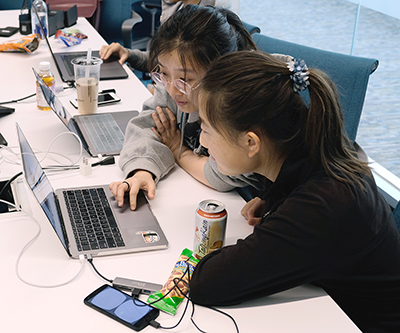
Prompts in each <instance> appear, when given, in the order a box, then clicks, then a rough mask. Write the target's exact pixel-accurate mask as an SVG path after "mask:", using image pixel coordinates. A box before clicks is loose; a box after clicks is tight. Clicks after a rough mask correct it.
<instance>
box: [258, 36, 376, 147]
mask: <svg viewBox="0 0 400 333" xmlns="http://www.w3.org/2000/svg"><path fill="white" fill-rule="evenodd" d="M252 37H253V40H254V42H255V43H256V45H257V47H258V48H259V49H260V50H262V51H265V52H268V53H281V54H288V55H291V56H293V57H294V58H301V59H304V60H305V62H306V64H307V66H308V67H309V68H311V67H313V68H318V69H320V70H322V71H323V72H325V73H327V74H328V75H329V77H330V78H331V80H332V81H333V82H334V83H335V84H336V86H337V88H338V91H339V95H340V101H341V104H342V109H343V114H344V119H345V125H346V130H347V135H348V137H349V139H350V140H351V141H353V142H354V141H355V139H356V135H357V129H358V125H359V122H360V117H361V112H362V107H363V104H364V99H365V93H366V91H367V85H368V80H369V76H370V75H371V74H372V73H373V72H374V71H375V70H376V69H377V67H378V64H379V62H378V60H376V59H369V58H362V57H355V56H350V55H346V54H341V53H335V52H329V51H324V50H320V49H316V48H312V47H308V46H304V45H300V44H295V43H291V42H287V41H283V40H279V39H276V38H271V37H268V36H266V35H261V34H258V33H255V34H253V35H252Z"/></svg>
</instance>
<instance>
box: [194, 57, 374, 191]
mask: <svg viewBox="0 0 400 333" xmlns="http://www.w3.org/2000/svg"><path fill="white" fill-rule="evenodd" d="M288 67H290V66H288V63H285V62H283V61H281V60H278V59H277V58H275V57H273V56H271V55H269V54H267V53H263V52H258V51H255V52H249V51H243V52H236V53H233V54H229V55H226V56H224V57H221V58H220V59H219V60H217V61H215V62H214V63H213V64H212V66H211V68H210V69H209V71H208V72H207V74H206V75H205V77H204V78H203V80H202V85H201V87H202V91H201V92H202V93H204V96H205V98H204V99H203V101H204V102H205V105H204V106H205V108H204V109H205V112H206V117H207V120H208V121H209V122H210V124H211V126H213V127H214V128H216V129H218V130H220V131H221V133H224V135H227V137H230V138H232V139H235V137H236V135H237V134H239V133H242V132H246V131H255V132H257V133H259V132H261V133H263V134H264V135H266V136H267V137H268V138H269V139H270V140H271V141H272V142H274V144H275V145H276V147H277V149H278V150H279V151H281V152H282V153H284V154H288V153H291V152H296V153H298V154H301V155H305V156H307V157H308V158H309V159H310V160H311V161H312V162H313V163H314V164H315V165H319V164H321V165H322V166H323V167H324V169H325V171H326V172H327V173H328V174H329V175H331V176H332V177H334V178H336V179H338V180H340V181H343V182H347V183H357V184H359V185H361V186H363V181H362V178H361V174H369V168H368V166H367V163H364V162H362V161H360V160H359V159H358V158H357V157H356V153H355V151H354V149H353V147H352V145H351V142H350V141H349V139H348V138H347V135H346V133H345V127H344V118H343V114H342V110H341V106H340V101H339V95H338V92H337V90H336V87H335V85H334V84H333V82H332V81H331V80H330V79H329V78H328V76H327V75H326V74H325V73H323V72H321V71H320V70H318V69H309V70H308V69H307V68H306V66H304V67H305V69H304V70H307V72H302V69H300V71H299V69H298V68H296V70H295V71H293V68H292V70H290V69H289V68H288ZM296 75H297V77H295V76H296ZM296 80H299V81H296ZM295 83H296V85H295ZM299 87H300V88H301V89H299V90H302V89H304V88H306V89H308V92H309V95H310V104H309V106H308V107H307V106H306V105H305V103H304V100H303V98H302V97H301V96H300V94H299V93H298V92H297V90H298V89H297V88H299ZM216 110H218V111H216Z"/></svg>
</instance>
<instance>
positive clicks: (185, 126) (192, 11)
mask: <svg viewBox="0 0 400 333" xmlns="http://www.w3.org/2000/svg"><path fill="white" fill-rule="evenodd" d="M245 49H256V46H255V45H254V42H253V40H252V39H251V37H250V35H249V33H248V32H247V30H246V28H245V27H244V25H243V24H242V22H241V21H240V19H239V18H238V16H237V15H235V14H234V13H233V12H231V11H229V10H227V9H223V8H213V7H202V6H194V5H187V6H185V7H184V8H183V9H181V10H179V11H178V12H176V13H175V14H174V15H173V16H171V17H170V18H169V19H168V20H167V21H165V22H164V23H163V24H162V25H161V26H160V28H159V29H158V30H157V33H156V35H155V36H154V38H153V39H152V41H151V44H150V54H149V64H150V65H151V66H148V67H149V68H153V70H152V72H151V77H152V79H153V80H154V83H155V88H156V89H155V92H154V96H153V97H151V98H150V99H149V100H147V101H146V102H145V103H144V106H143V111H142V112H141V113H140V115H139V116H138V117H135V118H133V119H132V120H131V121H130V122H129V124H128V127H127V130H126V133H125V142H124V146H123V149H122V151H121V155H120V160H119V163H120V167H121V169H122V170H123V172H124V173H125V177H126V179H125V180H124V181H116V182H113V183H111V184H110V189H111V191H112V193H113V195H114V196H115V198H116V199H117V202H118V204H119V205H122V204H123V198H124V193H125V192H129V196H130V206H131V209H133V210H134V209H135V208H136V195H137V193H138V191H139V190H140V189H143V190H145V191H147V193H148V197H149V198H150V199H153V198H154V195H155V189H156V183H157V182H158V181H159V179H161V178H162V177H163V176H165V175H166V174H167V173H168V172H169V171H170V170H171V169H172V168H173V166H174V164H175V161H176V162H177V163H178V164H179V165H180V166H181V167H182V168H183V169H185V170H186V171H187V172H188V173H189V174H191V175H192V176H193V177H195V178H196V179H198V180H199V181H200V182H202V183H204V184H206V185H208V186H210V187H213V188H215V189H217V190H220V191H228V190H231V189H233V188H235V187H243V186H246V185H249V184H250V185H254V186H257V185H258V184H259V183H258V180H257V179H256V178H255V177H254V176H253V175H243V176H238V177H227V176H224V175H222V174H220V172H219V171H218V170H217V168H216V166H215V163H214V162H213V161H212V160H210V159H209V158H208V154H207V150H206V149H204V148H203V147H201V145H200V143H199V135H200V124H199V122H198V107H197V98H196V94H195V92H196V89H197V85H198V83H199V82H200V80H201V78H202V77H203V75H204V74H205V73H206V71H207V69H208V68H209V66H210V64H211V62H212V61H214V60H215V59H217V58H219V57H220V56H222V55H224V54H227V53H230V52H235V51H239V50H245Z"/></svg>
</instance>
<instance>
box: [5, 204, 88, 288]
mask: <svg viewBox="0 0 400 333" xmlns="http://www.w3.org/2000/svg"><path fill="white" fill-rule="evenodd" d="M0 202H3V203H5V204H6V205H10V206H12V207H14V208H15V209H17V210H18V211H21V212H23V213H24V214H25V215H27V216H29V217H31V218H32V220H33V221H34V222H35V223H36V225H37V226H38V231H37V233H36V235H35V236H34V237H33V238H32V239H31V240H30V241H29V242H28V243H27V244H26V245H25V246H24V248H23V249H22V250H21V252H20V254H19V256H18V258H17V261H16V263H15V273H16V274H17V277H18V279H20V280H21V281H22V282H23V283H25V284H27V285H29V286H32V287H37V288H58V287H62V286H65V285H67V284H69V283H71V282H72V281H74V280H75V279H76V278H77V277H78V276H79V275H80V274H81V273H82V271H83V268H84V267H85V262H86V260H85V258H84V257H79V262H80V263H81V267H80V269H79V271H78V273H77V274H76V275H75V276H74V277H73V278H71V279H70V280H68V281H66V282H62V283H60V284H54V285H47V286H46V285H40V284H35V283H31V282H29V281H27V280H25V279H24V278H22V276H21V275H20V273H19V263H20V261H21V257H22V255H23V254H24V253H25V252H26V251H27V250H28V248H29V247H30V246H31V245H32V244H33V243H34V242H35V241H36V240H37V239H38V238H39V235H40V233H41V231H42V228H41V227H40V224H39V222H38V221H37V220H36V218H35V217H34V216H33V215H31V214H29V213H28V212H26V211H25V210H23V209H22V208H21V207H18V206H16V205H14V204H13V203H11V202H8V201H5V200H2V199H0Z"/></svg>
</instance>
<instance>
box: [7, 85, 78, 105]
mask: <svg viewBox="0 0 400 333" xmlns="http://www.w3.org/2000/svg"><path fill="white" fill-rule="evenodd" d="M70 88H73V87H72V86H71V85H69V86H68V87H63V86H56V93H60V92H62V91H64V90H65V89H70ZM33 96H36V93H34V94H30V95H28V96H25V97H21V98H17V99H12V100H9V101H5V102H0V105H3V104H11V103H18V102H21V101H24V100H26V99H28V98H31V97H33Z"/></svg>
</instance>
